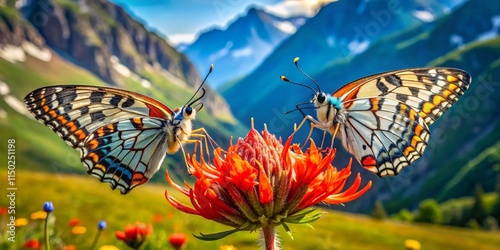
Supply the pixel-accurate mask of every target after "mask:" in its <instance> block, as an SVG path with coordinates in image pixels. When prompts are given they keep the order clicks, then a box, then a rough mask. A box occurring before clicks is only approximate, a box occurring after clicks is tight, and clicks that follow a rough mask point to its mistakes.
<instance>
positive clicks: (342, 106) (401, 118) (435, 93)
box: [281, 58, 471, 177]
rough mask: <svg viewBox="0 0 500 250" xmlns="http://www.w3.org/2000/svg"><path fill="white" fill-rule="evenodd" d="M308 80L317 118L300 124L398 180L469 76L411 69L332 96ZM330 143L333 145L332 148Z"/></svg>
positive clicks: (357, 84)
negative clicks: (323, 133) (336, 141)
mask: <svg viewBox="0 0 500 250" xmlns="http://www.w3.org/2000/svg"><path fill="white" fill-rule="evenodd" d="M298 60H299V58H295V60H294V63H295V66H296V67H297V69H299V71H301V72H302V73H303V74H304V75H305V76H306V77H307V78H309V79H310V80H312V81H313V82H314V84H315V85H316V87H317V90H316V89H314V88H312V87H311V86H308V85H305V84H301V83H296V82H292V81H290V80H289V79H287V78H286V77H285V76H282V77H281V79H282V80H283V81H286V82H289V83H292V84H296V85H300V86H303V87H307V88H309V89H311V90H312V91H314V93H315V94H314V97H313V98H312V99H311V100H310V101H309V102H308V103H302V104H298V105H297V109H296V110H299V111H301V112H302V107H301V105H303V104H309V105H310V104H312V105H314V109H316V115H317V119H315V118H313V117H312V116H309V115H305V114H304V113H303V112H302V113H303V115H304V116H305V117H304V120H303V121H302V123H301V124H300V125H299V127H298V128H300V127H301V126H302V125H303V124H304V122H305V121H307V120H309V121H311V122H312V125H313V127H315V128H319V129H321V130H324V131H328V132H329V133H330V134H332V135H333V137H335V136H337V137H339V138H340V140H341V141H342V144H343V146H344V147H345V148H346V149H347V150H348V151H349V152H350V153H351V154H352V155H354V157H355V158H356V159H357V161H358V162H359V163H360V164H361V165H362V166H363V167H364V168H366V169H368V170H369V171H371V172H373V173H375V174H377V175H378V176H380V177H382V176H386V175H397V174H398V173H399V172H400V171H401V170H402V169H403V168H404V167H406V166H408V165H410V164H411V163H412V162H414V161H415V160H417V159H418V158H420V157H421V156H422V154H423V153H424V150H425V148H426V146H427V144H428V141H429V136H430V131H429V127H428V126H429V125H431V124H432V123H433V122H434V121H436V120H437V119H438V118H439V117H440V116H441V115H442V114H443V113H444V112H445V111H446V110H448V109H449V108H450V107H451V105H453V104H454V103H455V102H456V101H457V100H458V98H459V97H460V96H461V95H463V93H464V91H465V90H466V89H467V88H468V86H469V84H470V82H471V76H470V75H469V74H468V73H467V72H465V71H463V70H460V69H454V68H412V69H402V70H395V71H389V72H385V73H380V74H375V75H371V76H367V77H364V78H361V79H358V80H356V81H353V82H351V83H349V84H347V85H345V86H343V87H341V88H340V89H339V90H337V91H336V92H334V93H333V94H328V93H325V92H323V91H321V89H320V87H319V85H318V84H317V83H316V81H314V80H313V79H312V78H311V77H309V76H308V75H307V74H305V73H304V71H302V69H300V67H299V66H298ZM333 139H334V138H332V146H333Z"/></svg>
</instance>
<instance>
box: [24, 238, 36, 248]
mask: <svg viewBox="0 0 500 250" xmlns="http://www.w3.org/2000/svg"><path fill="white" fill-rule="evenodd" d="M23 246H24V247H25V248H27V249H40V242H38V240H35V239H31V240H28V241H26V242H25V243H24V244H23Z"/></svg>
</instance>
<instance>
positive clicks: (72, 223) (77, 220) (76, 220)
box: [68, 218, 80, 227]
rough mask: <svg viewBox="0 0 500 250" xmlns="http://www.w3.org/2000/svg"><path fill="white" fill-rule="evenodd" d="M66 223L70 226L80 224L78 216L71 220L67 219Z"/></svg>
mask: <svg viewBox="0 0 500 250" xmlns="http://www.w3.org/2000/svg"><path fill="white" fill-rule="evenodd" d="M68 225H69V226H70V227H76V226H78V225H80V220H79V219H78V218H72V219H71V220H69V222H68Z"/></svg>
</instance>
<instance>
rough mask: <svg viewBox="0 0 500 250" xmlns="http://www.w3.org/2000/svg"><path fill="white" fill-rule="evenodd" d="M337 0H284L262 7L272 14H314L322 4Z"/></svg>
mask: <svg viewBox="0 0 500 250" xmlns="http://www.w3.org/2000/svg"><path fill="white" fill-rule="evenodd" d="M335 1H337V0H285V1H282V2H279V3H277V4H274V5H268V6H265V7H264V9H265V10H266V11H268V12H270V13H272V14H274V15H277V16H281V17H291V16H297V15H305V16H314V15H315V14H316V13H317V11H318V10H319V8H320V7H321V6H322V5H326V4H328V3H331V2H335Z"/></svg>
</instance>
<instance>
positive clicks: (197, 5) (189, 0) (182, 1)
mask: <svg viewBox="0 0 500 250" xmlns="http://www.w3.org/2000/svg"><path fill="white" fill-rule="evenodd" d="M111 1H112V2H114V3H116V4H119V5H121V6H124V7H125V8H126V9H128V10H129V11H131V12H132V13H133V15H134V16H135V17H138V18H139V19H142V20H143V21H144V22H145V23H146V24H147V26H149V27H152V28H154V29H156V30H158V31H160V32H161V33H162V34H163V35H165V36H167V37H168V38H169V40H170V41H171V42H172V43H174V44H175V43H178V42H182V41H189V40H192V39H194V38H195V37H196V35H197V34H198V33H199V32H201V31H203V30H207V29H209V28H211V27H214V26H218V27H226V26H227V24H228V23H229V22H231V21H232V20H234V19H235V18H237V16H241V15H243V14H244V13H245V10H246V9H247V8H248V6H250V5H258V6H262V7H263V8H265V9H266V10H268V11H269V12H272V13H274V14H277V15H281V16H290V15H295V14H305V15H309V16H310V15H313V14H314V13H313V12H314V9H315V6H316V5H317V4H318V3H319V2H330V1H331V0H330V1H326V0H111Z"/></svg>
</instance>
